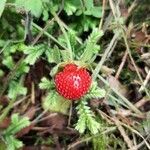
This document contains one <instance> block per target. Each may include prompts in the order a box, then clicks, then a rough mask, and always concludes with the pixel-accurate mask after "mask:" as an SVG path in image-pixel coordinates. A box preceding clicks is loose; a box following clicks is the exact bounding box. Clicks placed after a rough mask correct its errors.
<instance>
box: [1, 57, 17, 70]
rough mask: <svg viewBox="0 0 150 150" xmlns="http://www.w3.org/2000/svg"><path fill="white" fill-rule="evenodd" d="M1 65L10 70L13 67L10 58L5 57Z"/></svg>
mask: <svg viewBox="0 0 150 150" xmlns="http://www.w3.org/2000/svg"><path fill="white" fill-rule="evenodd" d="M2 63H3V65H5V66H6V67H7V68H9V69H12V68H13V67H14V65H15V63H14V61H13V58H12V56H7V57H5V58H4V59H3V61H2Z"/></svg>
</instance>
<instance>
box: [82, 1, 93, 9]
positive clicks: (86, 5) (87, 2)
mask: <svg viewBox="0 0 150 150" xmlns="http://www.w3.org/2000/svg"><path fill="white" fill-rule="evenodd" d="M84 4H85V7H86V8H87V9H90V8H91V7H94V3H93V0H84Z"/></svg>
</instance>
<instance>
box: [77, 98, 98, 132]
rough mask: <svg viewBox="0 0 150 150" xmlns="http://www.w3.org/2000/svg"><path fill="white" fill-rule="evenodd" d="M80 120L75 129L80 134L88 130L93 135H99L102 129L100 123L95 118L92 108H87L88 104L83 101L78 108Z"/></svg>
mask: <svg viewBox="0 0 150 150" xmlns="http://www.w3.org/2000/svg"><path fill="white" fill-rule="evenodd" d="M77 110H78V115H79V119H78V122H77V124H76V127H75V129H77V130H78V131H79V132H80V133H84V132H85V130H86V129H88V130H89V131H90V132H91V133H92V134H97V133H98V132H99V129H100V123H99V122H97V121H96V119H95V118H94V117H95V115H94V113H93V112H92V111H91V110H90V107H89V106H87V102H86V101H85V100H82V101H80V102H79V105H78V106H77Z"/></svg>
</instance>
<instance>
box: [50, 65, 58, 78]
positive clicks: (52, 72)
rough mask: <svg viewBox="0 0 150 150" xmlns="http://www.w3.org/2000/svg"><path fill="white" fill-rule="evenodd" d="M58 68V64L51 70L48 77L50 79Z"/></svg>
mask: <svg viewBox="0 0 150 150" xmlns="http://www.w3.org/2000/svg"><path fill="white" fill-rule="evenodd" d="M59 66H60V64H57V65H56V66H55V67H53V68H52V70H51V72H50V75H51V76H52V77H53V76H54V75H55V74H56V73H57V72H58V69H59Z"/></svg>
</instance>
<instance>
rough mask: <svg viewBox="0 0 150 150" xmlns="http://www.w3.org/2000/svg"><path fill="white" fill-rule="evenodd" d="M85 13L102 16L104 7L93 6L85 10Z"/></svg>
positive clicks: (97, 16)
mask: <svg viewBox="0 0 150 150" xmlns="http://www.w3.org/2000/svg"><path fill="white" fill-rule="evenodd" d="M84 14H85V15H89V16H94V17H96V18H100V17H101V16H102V8H101V7H96V6H95V7H91V8H89V9H88V10H86V11H85V12H84Z"/></svg>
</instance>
